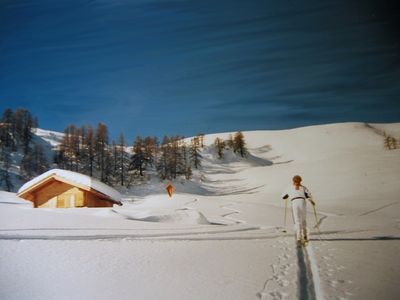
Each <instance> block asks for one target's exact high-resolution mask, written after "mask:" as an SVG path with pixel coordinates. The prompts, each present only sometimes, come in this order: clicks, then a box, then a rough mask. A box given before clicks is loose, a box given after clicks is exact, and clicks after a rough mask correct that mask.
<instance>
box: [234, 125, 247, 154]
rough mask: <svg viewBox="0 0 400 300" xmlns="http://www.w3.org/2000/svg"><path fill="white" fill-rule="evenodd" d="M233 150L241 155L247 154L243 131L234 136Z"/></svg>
mask: <svg viewBox="0 0 400 300" xmlns="http://www.w3.org/2000/svg"><path fill="white" fill-rule="evenodd" d="M233 151H234V152H235V153H239V154H240V156H241V157H245V156H247V153H248V152H247V147H246V142H245V140H244V135H243V133H242V132H241V131H239V132H237V133H236V134H235V136H234V138H233Z"/></svg>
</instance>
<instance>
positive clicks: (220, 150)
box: [214, 137, 225, 159]
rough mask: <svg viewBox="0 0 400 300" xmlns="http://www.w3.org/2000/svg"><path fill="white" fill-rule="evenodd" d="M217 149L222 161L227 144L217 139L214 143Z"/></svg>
mask: <svg viewBox="0 0 400 300" xmlns="http://www.w3.org/2000/svg"><path fill="white" fill-rule="evenodd" d="M214 145H215V148H216V149H217V153H218V158H219V159H222V158H223V157H224V149H225V142H224V141H223V140H222V139H220V138H219V137H217V138H216V139H215V141H214Z"/></svg>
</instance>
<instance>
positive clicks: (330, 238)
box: [0, 123, 400, 299]
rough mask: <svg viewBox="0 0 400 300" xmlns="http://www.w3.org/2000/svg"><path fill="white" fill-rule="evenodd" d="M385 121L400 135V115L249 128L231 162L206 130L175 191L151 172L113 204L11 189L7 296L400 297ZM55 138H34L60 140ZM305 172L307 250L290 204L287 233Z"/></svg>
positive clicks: (3, 216)
mask: <svg viewBox="0 0 400 300" xmlns="http://www.w3.org/2000/svg"><path fill="white" fill-rule="evenodd" d="M383 131H385V132H387V133H388V134H391V135H393V136H395V137H400V124H364V123H342V124H330V125H321V126H310V127H304V128H297V129H292V130H279V131H251V132H244V135H245V139H246V142H247V146H248V149H249V155H248V157H247V158H241V157H240V156H238V155H236V154H234V153H233V152H232V151H231V150H226V151H225V153H224V158H223V159H219V158H218V156H217V153H216V150H215V148H214V147H213V146H212V144H213V142H214V140H215V138H216V137H220V138H223V139H226V138H228V136H229V133H220V134H213V135H206V136H205V137H204V143H205V147H204V148H203V149H202V152H201V154H202V157H203V159H202V167H201V168H200V169H199V170H198V171H195V172H194V175H193V179H192V180H190V181H185V180H182V179H178V180H176V181H175V182H173V184H174V185H175V188H176V194H174V196H173V197H172V198H169V197H168V196H167V195H166V193H165V191H164V188H165V186H166V184H167V183H168V182H169V181H164V182H161V181H160V180H159V179H157V178H156V177H153V178H152V179H151V180H150V181H149V183H148V184H146V185H144V184H143V185H137V186H134V187H133V188H132V189H121V192H122V193H123V199H124V206H122V207H114V208H111V209H110V208H104V209H100V208H99V209H87V208H86V209H85V208H83V209H31V208H30V207H29V205H25V204H26V202H25V201H23V200H18V198H16V197H15V194H12V193H4V192H3V193H2V194H1V195H0V202H1V203H0V207H1V210H0V265H1V266H2V268H3V270H4V272H1V274H0V298H5V299H28V298H29V299H43V298H76V299H84V298H96V299H107V298H110V297H118V298H119V299H131V298H132V297H133V296H134V297H137V298H142V299H143V298H146V299H160V298H163V299H177V298H180V299H183V298H191V299H293V298H300V299H313V298H316V299H337V298H343V299H377V298H379V297H381V298H384V299H396V297H397V295H398V293H399V292H400V290H399V287H398V284H397V280H396V279H397V278H398V275H399V274H400V265H399V262H398V261H397V260H396V259H395V257H396V256H397V253H398V252H399V251H400V244H399V242H398V240H399V239H400V233H399V228H400V227H399V215H400V201H399V200H398V194H399V193H400V186H399V185H398V176H399V175H400V169H399V166H400V150H399V149H396V150H386V149H385V148H384V147H383ZM57 136H59V135H57V134H56V133H53V134H50V133H48V132H46V131H38V135H37V138H38V139H39V138H40V139H43V141H45V142H46V143H47V144H48V147H49V149H50V147H51V145H55V143H56V142H57ZM44 139H47V140H44ZM295 174H300V175H301V176H302V177H303V179H304V185H306V186H307V187H308V188H309V189H310V190H311V192H312V194H313V197H314V200H315V201H316V202H317V211H318V216H317V218H318V220H317V221H318V224H319V228H320V231H321V234H320V235H319V234H318V230H317V229H316V228H315V227H314V225H315V219H314V214H313V211H312V209H311V207H308V209H309V214H308V225H309V228H310V230H311V242H310V244H309V245H308V246H307V247H306V248H304V249H303V250H301V249H300V250H299V249H298V248H296V247H295V245H294V240H293V236H292V233H293V232H292V230H291V227H292V221H291V217H290V214H289V217H288V221H287V224H286V229H287V230H288V233H285V232H283V229H284V225H285V224H284V222H283V221H284V212H285V202H284V201H282V200H281V193H282V191H283V190H284V189H285V188H286V186H287V185H289V184H290V183H291V178H292V176H293V175H295ZM21 204H24V205H21ZM93 253H95V255H94V254H93ZM32 256H34V257H35V260H32V259H30V257H32ZM10 274H14V275H13V276H11V275H10ZM59 274H62V276H59ZM15 278H31V280H29V281H21V280H16V279H15ZM32 278H33V279H32ZM49 281H51V282H52V284H51V285H48V284H46V283H47V282H49ZM70 286H74V287H75V288H74V289H71V288H70Z"/></svg>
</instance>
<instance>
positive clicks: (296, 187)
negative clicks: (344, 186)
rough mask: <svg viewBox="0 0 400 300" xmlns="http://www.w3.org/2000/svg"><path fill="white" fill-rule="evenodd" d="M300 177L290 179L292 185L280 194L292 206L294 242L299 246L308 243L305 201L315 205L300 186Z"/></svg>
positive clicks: (308, 192)
mask: <svg viewBox="0 0 400 300" xmlns="http://www.w3.org/2000/svg"><path fill="white" fill-rule="evenodd" d="M301 181H302V179H301V177H300V176H299V175H296V176H294V177H293V179H292V185H291V186H289V187H288V188H287V189H286V191H285V192H284V193H283V194H282V198H283V199H289V200H290V202H291V204H292V213H293V222H294V230H295V232H296V240H297V243H298V244H299V245H301V244H304V243H307V242H308V232H307V221H306V217H307V208H306V199H307V200H309V201H310V202H311V204H312V205H315V203H314V201H313V200H312V199H311V193H310V191H309V190H308V189H307V188H306V187H305V186H303V185H301Z"/></svg>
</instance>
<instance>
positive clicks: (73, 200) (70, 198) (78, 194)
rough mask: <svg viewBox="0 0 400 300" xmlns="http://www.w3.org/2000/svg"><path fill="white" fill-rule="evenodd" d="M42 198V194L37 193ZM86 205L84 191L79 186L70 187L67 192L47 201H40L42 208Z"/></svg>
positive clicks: (39, 204) (39, 205)
mask: <svg viewBox="0 0 400 300" xmlns="http://www.w3.org/2000/svg"><path fill="white" fill-rule="evenodd" d="M37 198H38V199H40V194H39V195H37ZM83 206H85V198H84V192H83V191H82V190H80V189H79V188H77V187H73V188H70V189H69V190H67V191H66V192H64V193H62V194H60V195H58V196H56V197H53V198H51V199H49V200H48V201H46V202H40V201H39V203H38V207H42V208H45V207H47V208H56V207H57V208H71V207H83Z"/></svg>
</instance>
